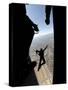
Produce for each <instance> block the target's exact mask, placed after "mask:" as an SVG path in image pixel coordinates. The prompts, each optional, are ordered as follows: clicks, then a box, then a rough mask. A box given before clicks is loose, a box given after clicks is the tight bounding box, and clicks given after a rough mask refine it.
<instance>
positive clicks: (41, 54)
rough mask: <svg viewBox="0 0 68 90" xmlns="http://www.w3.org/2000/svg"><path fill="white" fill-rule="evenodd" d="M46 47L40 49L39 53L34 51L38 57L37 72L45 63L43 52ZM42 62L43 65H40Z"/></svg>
mask: <svg viewBox="0 0 68 90" xmlns="http://www.w3.org/2000/svg"><path fill="white" fill-rule="evenodd" d="M47 47H48V45H47V46H46V47H45V48H44V49H42V48H41V49H40V51H39V50H36V54H38V55H39V56H40V61H39V66H38V71H39V69H40V68H41V65H43V64H45V63H46V61H45V58H44V51H45V50H46V48H47ZM42 61H43V63H41V62H42Z"/></svg>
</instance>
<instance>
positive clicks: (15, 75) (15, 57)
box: [9, 3, 39, 86]
mask: <svg viewBox="0 0 68 90" xmlns="http://www.w3.org/2000/svg"><path fill="white" fill-rule="evenodd" d="M9 16H10V17H9V19H10V20H9V21H10V23H9V38H10V41H9V44H10V45H9V49H10V50H9V51H10V54H9V59H10V60H9V61H10V62H9V64H10V65H9V69H10V73H9V74H10V75H9V81H10V82H9V84H10V85H12V86H18V85H23V83H24V81H25V79H26V78H27V76H28V74H29V72H31V70H33V69H34V67H35V66H36V62H31V58H30V56H29V49H30V45H31V42H32V39H33V36H34V31H37V32H38V31H39V29H38V27H37V25H36V24H35V23H33V21H32V20H31V19H30V18H29V17H28V16H27V15H26V7H25V4H18V3H12V4H10V5H9ZM33 73H34V72H33Z"/></svg>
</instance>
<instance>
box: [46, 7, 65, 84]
mask: <svg viewBox="0 0 68 90" xmlns="http://www.w3.org/2000/svg"><path fill="white" fill-rule="evenodd" d="M51 9H52V11H53V23H54V72H53V74H54V75H53V84H61V83H66V7H65V6H46V7H45V13H46V20H45V22H46V24H47V25H48V24H49V23H50V12H51Z"/></svg>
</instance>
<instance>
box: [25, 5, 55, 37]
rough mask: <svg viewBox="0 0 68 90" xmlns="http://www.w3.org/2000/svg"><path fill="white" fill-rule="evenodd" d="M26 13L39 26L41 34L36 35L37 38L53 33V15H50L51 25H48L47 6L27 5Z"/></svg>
mask: <svg viewBox="0 0 68 90" xmlns="http://www.w3.org/2000/svg"><path fill="white" fill-rule="evenodd" d="M26 12H27V15H28V16H29V18H30V19H31V20H32V21H33V22H34V23H35V24H37V25H38V28H39V33H38V34H36V35H35V36H39V35H43V34H48V33H53V14H52V11H51V14H50V24H49V25H46V23H45V18H46V17H45V15H46V13H45V6H44V5H37V4H36V5H34V4H29V5H26Z"/></svg>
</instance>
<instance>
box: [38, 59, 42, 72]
mask: <svg viewBox="0 0 68 90" xmlns="http://www.w3.org/2000/svg"><path fill="white" fill-rule="evenodd" d="M41 60H42V58H41V57H40V61H39V65H38V71H39V69H40V67H41Z"/></svg>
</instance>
